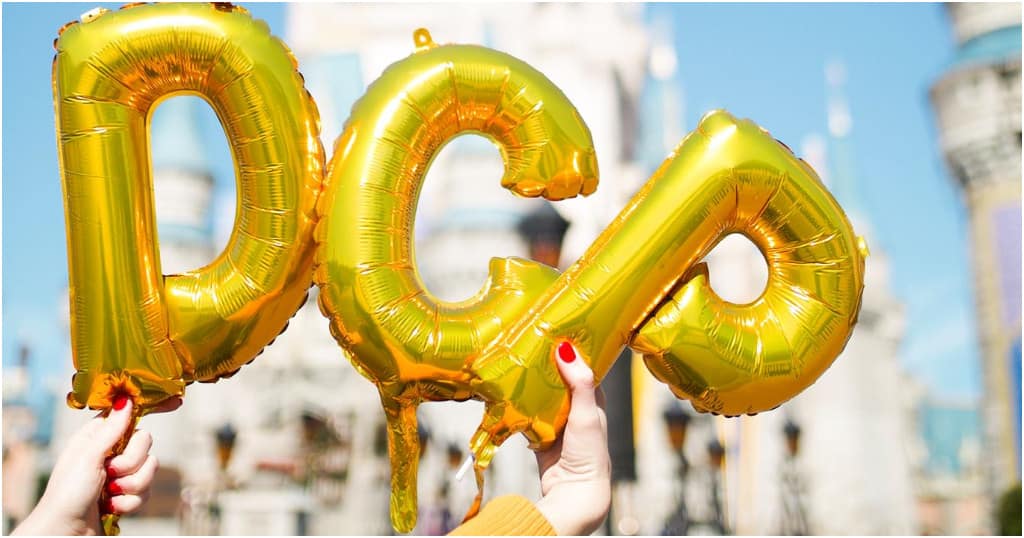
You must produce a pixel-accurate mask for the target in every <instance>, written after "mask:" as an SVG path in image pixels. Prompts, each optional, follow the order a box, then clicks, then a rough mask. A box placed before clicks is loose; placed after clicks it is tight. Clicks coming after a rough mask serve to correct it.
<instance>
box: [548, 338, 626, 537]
mask: <svg viewBox="0 0 1024 538" xmlns="http://www.w3.org/2000/svg"><path fill="white" fill-rule="evenodd" d="M555 355H556V356H557V357H556V358H555V359H554V362H555V363H557V365H558V371H559V373H560V374H561V375H562V379H563V380H564V381H565V385H566V387H567V388H568V389H569V398H570V409H569V418H568V420H567V422H566V423H565V430H563V431H562V434H561V436H559V438H558V440H557V441H556V442H555V444H554V445H552V446H551V448H548V449H546V450H541V451H539V452H537V467H538V468H539V469H540V488H541V494H542V495H543V497H541V499H540V500H539V501H537V509H538V510H539V511H540V512H541V513H542V514H544V517H545V518H546V519H547V520H548V522H549V523H551V526H552V527H554V528H555V530H556V531H557V532H558V534H559V535H562V536H566V535H568V536H586V535H589V534H591V533H593V532H594V531H595V530H597V528H598V527H599V526H600V525H601V522H602V521H604V518H605V516H607V515H608V509H609V507H610V506H611V465H612V464H611V459H610V458H609V455H608V419H607V417H606V416H605V412H604V393H603V392H602V391H601V389H600V388H596V385H597V382H596V380H595V379H594V372H593V371H591V369H590V367H589V366H587V363H586V362H585V361H583V360H582V359H580V358H579V355H578V352H577V351H576V349H575V348H574V347H573V346H572V344H570V343H569V342H562V343H561V344H560V345H559V347H558V351H557V353H555ZM578 359H579V360H578Z"/></svg>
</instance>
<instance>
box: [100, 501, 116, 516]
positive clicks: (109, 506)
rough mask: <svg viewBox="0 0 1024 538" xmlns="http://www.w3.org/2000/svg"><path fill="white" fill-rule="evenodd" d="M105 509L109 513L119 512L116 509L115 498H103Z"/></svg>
mask: <svg viewBox="0 0 1024 538" xmlns="http://www.w3.org/2000/svg"><path fill="white" fill-rule="evenodd" d="M103 511H104V512H106V513H108V514H116V513H117V512H116V511H115V510H114V500H113V499H103Z"/></svg>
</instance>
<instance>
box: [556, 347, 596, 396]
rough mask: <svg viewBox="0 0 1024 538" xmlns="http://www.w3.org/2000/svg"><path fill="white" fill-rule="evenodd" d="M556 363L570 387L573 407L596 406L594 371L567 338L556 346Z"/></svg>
mask: <svg viewBox="0 0 1024 538" xmlns="http://www.w3.org/2000/svg"><path fill="white" fill-rule="evenodd" d="M555 363H556V364H558V373H560V374H562V379H563V380H564V381H565V384H566V386H568V387H569V392H570V394H571V395H572V408H573V409H576V408H577V407H583V408H585V409H591V408H593V407H596V405H597V403H596V396H595V394H594V389H595V385H596V383H595V381H594V372H593V371H592V370H591V369H590V366H587V363H586V361H584V360H583V359H582V357H581V355H580V353H579V351H578V350H577V349H576V346H574V345H572V343H570V342H569V341H567V340H566V341H563V342H562V343H560V344H558V346H557V347H556V348H555ZM570 414H572V411H570Z"/></svg>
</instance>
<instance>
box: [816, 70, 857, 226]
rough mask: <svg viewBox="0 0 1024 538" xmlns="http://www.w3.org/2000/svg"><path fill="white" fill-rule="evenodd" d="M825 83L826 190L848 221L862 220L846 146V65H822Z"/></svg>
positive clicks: (851, 158)
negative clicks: (826, 89)
mask: <svg viewBox="0 0 1024 538" xmlns="http://www.w3.org/2000/svg"><path fill="white" fill-rule="evenodd" d="M825 81H826V83H827V85H828V94H827V95H828V133H829V145H830V146H831V151H830V153H831V156H830V157H831V159H829V165H830V166H829V171H828V176H829V179H830V185H829V189H830V190H831V191H832V195H833V196H835V197H836V200H838V201H839V203H840V205H842V207H843V209H844V210H845V211H846V213H847V214H848V215H850V218H851V219H852V220H855V221H864V220H865V219H866V218H867V212H866V211H865V208H864V205H863V201H862V200H861V195H860V191H859V189H858V188H857V171H856V164H855V160H854V155H853V145H852V144H851V143H850V132H851V131H852V130H853V115H852V114H851V113H850V104H849V102H848V101H847V99H846V65H845V64H844V63H843V62H842V61H838V60H836V61H832V62H829V63H828V64H827V65H826V66H825Z"/></svg>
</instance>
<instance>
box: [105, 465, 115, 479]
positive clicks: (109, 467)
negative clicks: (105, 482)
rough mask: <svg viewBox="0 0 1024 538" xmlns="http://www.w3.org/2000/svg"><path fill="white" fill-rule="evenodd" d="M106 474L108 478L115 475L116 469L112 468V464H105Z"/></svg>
mask: <svg viewBox="0 0 1024 538" xmlns="http://www.w3.org/2000/svg"><path fill="white" fill-rule="evenodd" d="M107 476H109V477H110V478H114V477H115V476H117V471H116V470H115V469H114V466H113V465H107Z"/></svg>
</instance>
